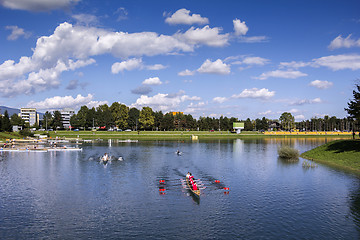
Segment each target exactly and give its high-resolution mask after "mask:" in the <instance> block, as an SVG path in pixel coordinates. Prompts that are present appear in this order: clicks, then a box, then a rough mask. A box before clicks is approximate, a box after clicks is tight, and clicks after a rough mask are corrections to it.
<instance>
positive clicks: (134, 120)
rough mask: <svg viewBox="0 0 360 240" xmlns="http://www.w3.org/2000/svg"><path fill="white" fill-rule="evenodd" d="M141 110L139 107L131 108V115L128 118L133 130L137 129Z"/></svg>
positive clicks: (129, 125)
mask: <svg viewBox="0 0 360 240" xmlns="http://www.w3.org/2000/svg"><path fill="white" fill-rule="evenodd" d="M139 116H140V111H139V109H137V108H130V110H129V117H128V119H127V122H128V127H129V128H131V129H132V130H137V128H138V127H137V126H138V123H139Z"/></svg>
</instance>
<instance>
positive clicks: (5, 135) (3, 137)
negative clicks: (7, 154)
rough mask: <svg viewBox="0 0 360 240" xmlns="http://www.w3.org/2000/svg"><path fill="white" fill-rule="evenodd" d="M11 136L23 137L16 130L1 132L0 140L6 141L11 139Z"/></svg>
mask: <svg viewBox="0 0 360 240" xmlns="http://www.w3.org/2000/svg"><path fill="white" fill-rule="evenodd" d="M10 138H22V137H21V136H20V135H19V133H15V132H11V133H9V132H0V141H2V142H5V141H6V139H10Z"/></svg>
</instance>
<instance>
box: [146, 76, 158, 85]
mask: <svg viewBox="0 0 360 240" xmlns="http://www.w3.org/2000/svg"><path fill="white" fill-rule="evenodd" d="M142 84H144V85H161V84H162V82H161V81H160V78H158V77H152V78H147V79H145V80H144V81H143V82H142Z"/></svg>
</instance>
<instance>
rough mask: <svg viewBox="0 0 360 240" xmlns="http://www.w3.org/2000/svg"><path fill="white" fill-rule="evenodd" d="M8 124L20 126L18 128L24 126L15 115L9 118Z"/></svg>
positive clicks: (23, 122) (21, 120)
mask: <svg viewBox="0 0 360 240" xmlns="http://www.w3.org/2000/svg"><path fill="white" fill-rule="evenodd" d="M10 122H11V125H12V126H20V127H24V126H25V121H24V120H23V119H22V118H21V117H20V116H19V115H17V114H16V113H14V114H13V115H12V116H11V118H10Z"/></svg>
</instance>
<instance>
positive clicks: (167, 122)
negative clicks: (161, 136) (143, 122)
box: [160, 113, 175, 131]
mask: <svg viewBox="0 0 360 240" xmlns="http://www.w3.org/2000/svg"><path fill="white" fill-rule="evenodd" d="M160 129H161V130H166V131H170V130H174V129H175V125H174V116H173V115H172V114H171V113H166V114H165V115H164V116H163V119H162V121H161V123H160Z"/></svg>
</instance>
